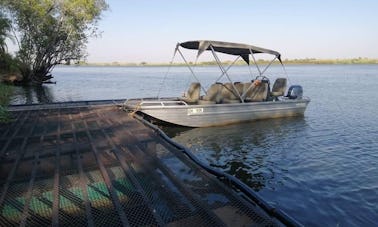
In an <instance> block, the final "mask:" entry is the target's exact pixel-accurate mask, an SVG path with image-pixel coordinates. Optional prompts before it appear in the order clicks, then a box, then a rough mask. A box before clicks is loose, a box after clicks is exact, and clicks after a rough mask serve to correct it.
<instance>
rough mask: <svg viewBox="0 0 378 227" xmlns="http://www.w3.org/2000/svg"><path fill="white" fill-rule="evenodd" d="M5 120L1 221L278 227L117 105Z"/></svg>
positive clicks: (0, 138) (0, 134)
mask: <svg viewBox="0 0 378 227" xmlns="http://www.w3.org/2000/svg"><path fill="white" fill-rule="evenodd" d="M13 116H14V118H15V119H16V120H15V121H13V122H12V123H9V124H3V125H0V190H1V191H0V193H1V197H0V226H20V225H22V226H24V225H26V226H86V225H89V226H246V225H259V226H281V225H282V224H281V223H280V222H278V221H277V220H276V219H274V218H271V217H270V216H269V215H267V214H266V213H265V212H264V211H263V210H262V209H260V208H259V207H258V206H257V205H256V204H254V203H252V202H251V201H249V200H247V199H244V198H243V197H241V196H240V195H238V194H237V193H236V192H235V191H234V190H232V189H231V188H230V187H228V186H227V185H226V184H224V183H223V182H221V181H220V180H219V179H217V178H216V177H215V176H213V175H211V174H209V173H208V172H206V171H205V170H204V169H202V168H201V167H199V166H198V165H196V164H195V163H194V162H192V161H191V160H190V159H189V158H188V157H187V156H186V155H185V154H184V153H182V151H181V150H179V149H177V148H176V147H173V146H172V145H171V144H170V143H168V142H167V141H166V140H165V139H163V138H162V137H160V136H159V135H158V134H156V133H155V131H153V130H151V129H150V128H148V127H146V126H145V125H143V124H142V123H141V122H139V121H137V120H135V119H133V118H131V117H129V116H128V115H127V114H126V113H125V112H123V111H121V110H118V109H117V108H116V107H109V106H108V107H71V108H51V109H35V110H32V109H31V108H30V109H29V110H23V111H15V112H13Z"/></svg>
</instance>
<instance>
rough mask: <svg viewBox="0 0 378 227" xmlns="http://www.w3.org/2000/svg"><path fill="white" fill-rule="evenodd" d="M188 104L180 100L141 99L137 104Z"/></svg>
mask: <svg viewBox="0 0 378 227" xmlns="http://www.w3.org/2000/svg"><path fill="white" fill-rule="evenodd" d="M176 105H185V106H187V105H188V104H187V103H186V102H184V101H182V100H177V101H176V100H170V101H168V100H143V101H141V102H140V103H139V106H176Z"/></svg>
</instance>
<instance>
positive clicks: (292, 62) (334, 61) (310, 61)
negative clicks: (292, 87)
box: [78, 58, 378, 66]
mask: <svg viewBox="0 0 378 227" xmlns="http://www.w3.org/2000/svg"><path fill="white" fill-rule="evenodd" d="M223 63H224V64H231V63H232V62H231V61H224V62H223ZM258 63H259V64H269V61H268V60H261V59H260V60H258ZM283 63H284V64H285V65H306V64H309V65H337V64H345V65H350V64H378V59H373V58H348V59H316V58H303V59H284V60H283ZM189 64H191V65H193V64H194V63H193V62H189ZM244 64H245V62H244V61H242V60H240V61H237V62H236V63H235V65H244ZM274 64H279V62H278V61H276V62H274ZM78 65H80V66H168V65H170V63H167V62H165V63H156V62H155V63H153V62H140V63H136V62H118V61H115V62H80V63H79V64H78ZM172 65H173V66H185V65H186V64H185V63H173V64H172ZM196 65H197V66H212V65H217V63H216V62H215V61H204V62H197V64H196Z"/></svg>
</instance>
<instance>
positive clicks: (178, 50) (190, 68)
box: [177, 48, 207, 94]
mask: <svg viewBox="0 0 378 227" xmlns="http://www.w3.org/2000/svg"><path fill="white" fill-rule="evenodd" d="M177 52H179V54H180V56H181V57H182V60H184V62H185V64H186V66H188V68H189V70H190V72H191V73H192V76H193V77H194V78H195V79H196V80H197V82H198V83H201V82H200V81H199V80H198V78H197V77H196V75H195V74H194V71H193V69H192V67H190V65H189V64H188V62H187V61H186V59H185V57H184V55H183V54H182V53H181V51H180V49H179V48H177ZM201 88H202V90H203V91H204V92H205V94H207V92H206V90H205V88H204V87H202V86H201Z"/></svg>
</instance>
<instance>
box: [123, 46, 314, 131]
mask: <svg viewBox="0 0 378 227" xmlns="http://www.w3.org/2000/svg"><path fill="white" fill-rule="evenodd" d="M180 48H186V49H193V50H197V51H198V52H197V58H198V57H199V56H200V55H201V54H202V53H203V52H204V51H210V52H211V53H212V55H213V56H214V59H215V61H216V62H217V64H218V66H219V68H220V70H221V75H220V77H219V78H218V79H217V81H215V82H214V83H213V84H212V85H211V86H210V87H209V88H208V89H207V90H206V89H204V87H203V86H202V85H201V82H200V80H199V79H198V77H197V76H196V75H195V73H194V70H193V69H192V66H191V64H188V63H187V60H186V59H185V57H184V55H183V54H182V51H181V50H180ZM177 53H179V55H180V56H181V57H182V58H183V60H184V62H185V63H187V67H188V68H189V70H190V72H191V74H192V76H193V77H194V78H195V79H196V81H195V82H193V83H191V84H190V86H189V88H188V90H187V92H186V94H185V95H184V96H183V97H172V98H159V97H157V98H140V99H130V100H127V101H126V102H125V104H124V107H125V108H126V109H127V110H128V111H132V112H134V113H137V114H141V115H143V116H146V117H149V118H151V119H156V120H159V121H162V122H166V123H171V124H175V125H180V126H187V127H210V126H219V125H227V124H233V123H239V122H246V121H252V120H258V119H266V118H278V117H291V116H298V115H303V114H304V112H305V110H306V107H307V105H308V103H309V102H310V98H308V97H305V96H303V89H302V87H301V86H300V85H291V86H290V87H289V89H288V91H286V89H287V78H277V79H276V80H275V82H274V83H273V86H272V88H271V84H270V80H269V78H268V77H266V76H265V75H264V73H265V72H266V70H267V69H268V68H269V67H270V66H271V65H272V63H273V62H274V61H276V60H278V61H279V62H280V63H281V65H282V67H283V64H282V61H281V55H280V53H279V52H277V51H273V50H269V49H265V48H260V47H256V46H252V45H247V44H240V43H229V42H219V41H210V40H198V41H188V42H183V43H178V44H177V46H176V49H175V53H174V56H175V55H176V54H177ZM217 53H223V54H228V55H234V56H236V59H235V61H234V62H233V63H232V64H231V65H230V66H228V67H227V68H225V67H224V66H223V64H222V62H221V61H220V60H219V57H218V55H217ZM261 53H263V54H268V55H271V56H273V59H272V60H271V61H270V62H269V64H267V65H266V66H265V68H263V69H262V68H261V66H259V64H257V61H256V59H255V56H254V55H256V54H261ZM250 56H251V57H252V59H253V63H254V65H255V66H256V69H257V71H258V75H257V76H256V77H255V78H254V79H253V80H246V81H242V82H233V81H232V78H231V76H230V75H229V69H230V68H231V67H232V66H233V65H234V64H235V62H237V60H238V59H240V58H242V59H243V60H244V61H245V62H246V63H247V64H248V65H249V64H250V60H249V59H250ZM248 67H249V66H248ZM283 69H284V67H283ZM284 71H285V70H284ZM285 73H286V71H285ZM224 77H225V78H226V79H227V81H226V82H225V83H221V82H219V81H220V79H221V78H224Z"/></svg>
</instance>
